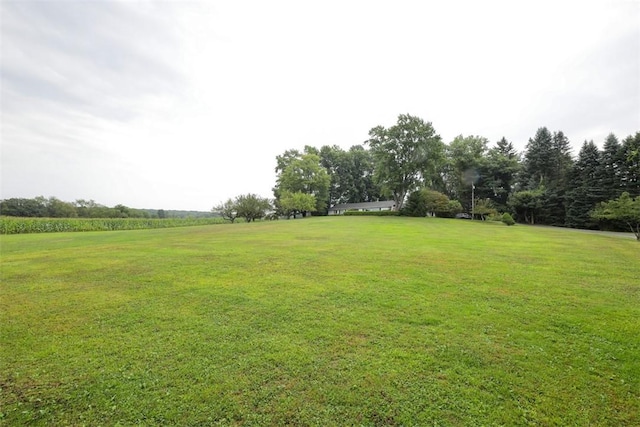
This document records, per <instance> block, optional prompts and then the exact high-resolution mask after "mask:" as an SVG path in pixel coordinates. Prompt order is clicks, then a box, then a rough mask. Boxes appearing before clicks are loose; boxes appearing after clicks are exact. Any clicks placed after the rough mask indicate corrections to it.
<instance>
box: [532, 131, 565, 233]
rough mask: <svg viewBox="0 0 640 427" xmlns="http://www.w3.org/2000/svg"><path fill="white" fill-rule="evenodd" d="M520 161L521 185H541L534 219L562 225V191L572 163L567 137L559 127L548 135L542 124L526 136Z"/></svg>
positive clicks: (535, 187) (563, 217) (563, 192)
mask: <svg viewBox="0 0 640 427" xmlns="http://www.w3.org/2000/svg"><path fill="white" fill-rule="evenodd" d="M523 163H524V165H523V171H522V175H521V182H522V184H523V186H524V188H525V189H528V190H536V189H541V188H544V192H543V193H542V195H541V201H540V203H541V205H540V209H539V212H538V215H537V218H538V221H539V222H540V223H543V224H552V225H564V223H565V214H566V206H565V193H566V191H567V186H568V178H569V172H570V171H571V167H572V165H573V159H572V157H571V145H570V143H569V139H568V138H567V137H566V136H565V135H564V133H563V132H562V131H558V132H554V133H553V135H552V134H551V133H550V132H549V130H548V129H547V128H546V127H542V128H539V129H538V130H537V132H536V135H535V137H534V138H533V139H529V143H528V144H527V147H526V150H525V154H524V162H523Z"/></svg>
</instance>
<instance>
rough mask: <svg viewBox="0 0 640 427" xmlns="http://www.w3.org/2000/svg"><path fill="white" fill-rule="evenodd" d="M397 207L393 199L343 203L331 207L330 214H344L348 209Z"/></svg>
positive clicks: (362, 210) (378, 209)
mask: <svg viewBox="0 0 640 427" xmlns="http://www.w3.org/2000/svg"><path fill="white" fill-rule="evenodd" d="M395 208H396V203H395V202H394V201H393V200H385V201H382V202H363V203H342V204H339V205H335V206H332V207H331V208H329V215H342V214H343V213H345V212H346V211H360V212H372V211H392V210H394V209H395Z"/></svg>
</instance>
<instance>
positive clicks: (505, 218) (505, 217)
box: [502, 212, 516, 225]
mask: <svg viewBox="0 0 640 427" xmlns="http://www.w3.org/2000/svg"><path fill="white" fill-rule="evenodd" d="M502 222H504V223H505V224H507V225H513V224H515V223H516V222H515V221H514V220H513V218H512V217H511V214H509V212H505V213H503V214H502Z"/></svg>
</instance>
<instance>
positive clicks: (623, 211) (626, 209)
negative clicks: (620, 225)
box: [592, 191, 640, 241]
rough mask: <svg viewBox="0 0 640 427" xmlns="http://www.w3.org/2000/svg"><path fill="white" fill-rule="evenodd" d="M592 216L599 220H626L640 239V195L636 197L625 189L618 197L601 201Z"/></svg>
mask: <svg viewBox="0 0 640 427" xmlns="http://www.w3.org/2000/svg"><path fill="white" fill-rule="evenodd" d="M592 216H593V218H595V219H599V220H614V221H622V222H624V223H625V224H626V225H627V226H628V227H629V229H630V230H631V231H632V232H633V233H634V234H635V236H636V239H637V240H638V241H640V196H638V197H636V198H635V199H634V198H632V197H631V196H630V195H629V193H627V192H626V191H625V192H624V193H622V195H621V196H620V197H618V198H617V199H614V200H610V201H608V202H601V203H600V204H599V205H598V206H597V207H596V209H595V210H594V211H593V213H592Z"/></svg>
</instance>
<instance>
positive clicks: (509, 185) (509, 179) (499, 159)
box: [482, 138, 520, 211]
mask: <svg viewBox="0 0 640 427" xmlns="http://www.w3.org/2000/svg"><path fill="white" fill-rule="evenodd" d="M519 170H520V159H519V156H518V153H517V152H516V150H515V148H514V147H513V144H512V143H510V142H508V141H507V140H506V139H505V138H502V139H501V140H500V141H498V142H497V143H496V146H495V147H493V148H491V149H490V150H489V152H488V155H487V157H486V164H485V167H484V176H483V177H482V179H483V183H484V185H485V186H486V187H487V188H488V189H489V194H488V196H487V197H489V198H490V199H491V200H492V201H493V202H494V205H495V207H496V208H497V209H498V210H500V211H504V210H506V208H507V200H508V198H509V195H510V194H511V193H512V192H513V188H514V186H515V183H516V176H517V174H518V172H519Z"/></svg>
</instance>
